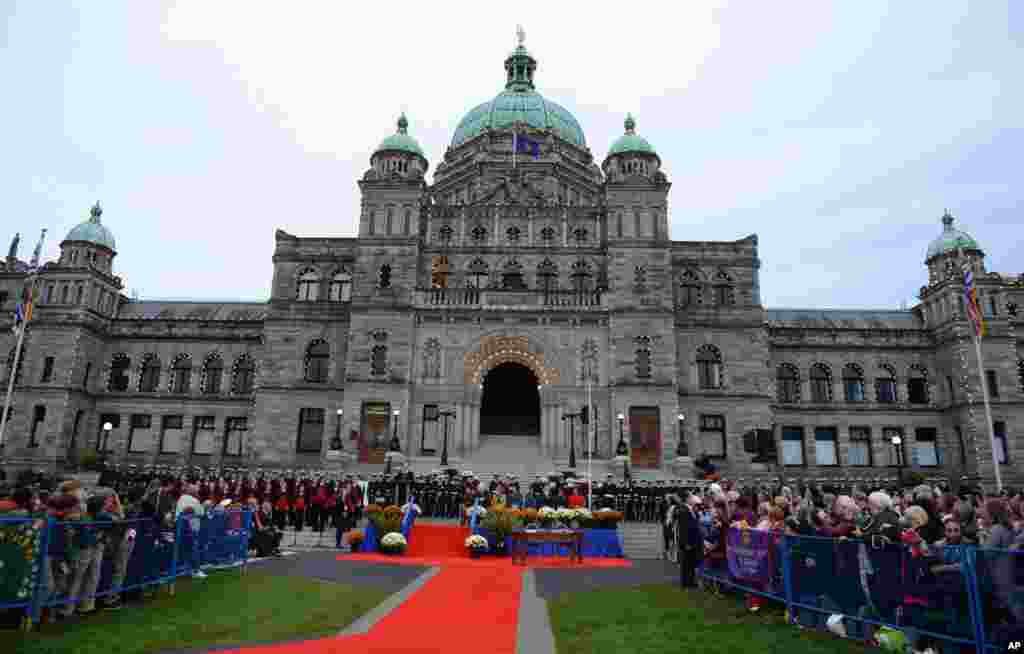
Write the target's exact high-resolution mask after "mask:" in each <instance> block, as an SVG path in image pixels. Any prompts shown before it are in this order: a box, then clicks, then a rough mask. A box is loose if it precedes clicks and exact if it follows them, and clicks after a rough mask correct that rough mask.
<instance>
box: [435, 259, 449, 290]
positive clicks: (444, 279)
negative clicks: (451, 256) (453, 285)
mask: <svg viewBox="0 0 1024 654" xmlns="http://www.w3.org/2000/svg"><path fill="white" fill-rule="evenodd" d="M450 273H451V268H450V267H449V266H448V257H446V256H444V255H441V256H436V257H434V260H433V261H432V262H431V264H430V288H448V275H449V274H450Z"/></svg>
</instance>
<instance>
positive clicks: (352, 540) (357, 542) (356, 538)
mask: <svg viewBox="0 0 1024 654" xmlns="http://www.w3.org/2000/svg"><path fill="white" fill-rule="evenodd" d="M365 540H366V532H364V531H363V530H362V529H353V530H352V531H350V532H348V533H347V534H346V535H345V542H346V543H348V546H349V548H351V550H352V551H353V552H358V551H359V548H360V547H362V546H363V541H365Z"/></svg>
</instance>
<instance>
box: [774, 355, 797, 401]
mask: <svg viewBox="0 0 1024 654" xmlns="http://www.w3.org/2000/svg"><path fill="white" fill-rule="evenodd" d="M775 382H776V386H777V389H776V390H777V393H778V397H779V403H781V404H796V403H797V402H799V401H800V373H799V372H798V371H797V369H796V366H794V365H792V364H789V363H783V364H781V365H780V366H779V367H778V369H777V370H776V371H775Z"/></svg>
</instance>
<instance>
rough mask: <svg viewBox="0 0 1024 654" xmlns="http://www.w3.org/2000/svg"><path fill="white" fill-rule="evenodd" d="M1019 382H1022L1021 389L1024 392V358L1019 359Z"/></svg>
mask: <svg viewBox="0 0 1024 654" xmlns="http://www.w3.org/2000/svg"><path fill="white" fill-rule="evenodd" d="M1017 383H1019V384H1020V391H1021V393H1024V359H1017Z"/></svg>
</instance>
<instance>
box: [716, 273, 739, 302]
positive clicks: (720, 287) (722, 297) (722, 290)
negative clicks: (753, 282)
mask: <svg viewBox="0 0 1024 654" xmlns="http://www.w3.org/2000/svg"><path fill="white" fill-rule="evenodd" d="M715 304H717V305H718V306H720V307H724V306H729V305H733V304H736V296H735V293H734V291H733V286H732V279H731V278H730V277H729V275H728V274H726V273H725V272H724V271H721V270H720V271H718V273H717V274H716V275H715Z"/></svg>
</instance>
